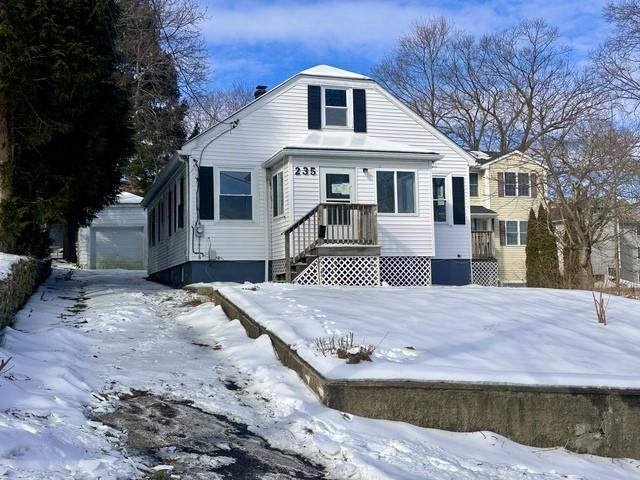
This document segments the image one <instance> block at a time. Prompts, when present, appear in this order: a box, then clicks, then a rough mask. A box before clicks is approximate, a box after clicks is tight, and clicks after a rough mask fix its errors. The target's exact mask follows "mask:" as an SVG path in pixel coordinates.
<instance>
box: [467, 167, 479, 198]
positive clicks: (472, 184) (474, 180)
mask: <svg viewBox="0 0 640 480" xmlns="http://www.w3.org/2000/svg"><path fill="white" fill-rule="evenodd" d="M478 179H479V174H478V173H477V172H471V173H469V196H471V197H477V196H479V195H480V194H479V190H478Z"/></svg>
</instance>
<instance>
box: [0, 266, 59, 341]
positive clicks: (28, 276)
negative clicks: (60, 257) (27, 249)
mask: <svg viewBox="0 0 640 480" xmlns="http://www.w3.org/2000/svg"><path fill="white" fill-rule="evenodd" d="M50 273H51V261H50V260H35V259H27V260H20V261H19V262H17V263H15V264H13V266H12V267H11V273H10V274H9V276H8V277H7V278H6V279H5V280H3V281H0V329H2V328H4V327H6V326H9V325H11V323H12V321H13V316H14V314H15V312H17V311H18V310H19V309H20V307H22V305H24V303H25V302H26V301H27V299H28V298H29V297H30V296H31V294H32V293H33V291H34V290H35V289H36V287H37V286H38V285H40V283H42V282H43V281H44V280H45V279H46V278H47V277H48V276H49V274H50Z"/></svg>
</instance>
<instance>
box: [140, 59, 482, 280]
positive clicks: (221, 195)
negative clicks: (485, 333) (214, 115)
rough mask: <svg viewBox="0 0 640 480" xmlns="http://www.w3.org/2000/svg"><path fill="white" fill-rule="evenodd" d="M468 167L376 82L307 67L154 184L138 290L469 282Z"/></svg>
mask: <svg viewBox="0 0 640 480" xmlns="http://www.w3.org/2000/svg"><path fill="white" fill-rule="evenodd" d="M474 163H475V160H474V158H473V157H472V156H471V155H470V154H468V153H467V152H465V151H464V150H463V149H461V148H460V147H458V146H457V145H455V144H454V143H453V142H451V141H450V140H449V139H447V138H446V137H445V136H444V135H443V134H442V133H440V132H439V131H438V130H436V129H435V128H434V127H432V126H431V125H429V124H428V123H427V122H425V121H424V120H423V119H422V118H420V117H419V116H418V115H416V114H415V113H414V112H413V111H411V110H410V109H409V108H408V107H407V106H406V105H404V104H403V103H402V102H400V101H399V100H398V99H396V98H395V97H394V96H393V95H391V94H390V93H389V92H387V91H386V90H385V89H384V88H382V87H381V86H380V85H379V84H377V83H376V82H375V81H374V80H372V79H370V78H368V77H366V76H364V75H359V74H357V73H352V72H348V71H345V70H341V69H338V68H334V67H330V66H327V65H320V66H316V67H313V68H310V69H308V70H305V71H303V72H300V73H299V74H297V75H295V76H293V77H292V78H290V79H288V80H286V81H284V82H283V83H281V84H280V85H278V86H276V87H275V88H273V89H272V90H269V91H266V92H265V89H264V88H259V89H258V90H256V99H255V100H254V101H253V102H251V103H250V104H249V105H247V106H245V107H244V108H242V109H240V110H238V111H237V112H235V113H234V114H232V115H231V116H230V117H229V118H227V119H226V120H225V121H223V122H221V123H219V124H218V125H216V126H214V127H213V128H211V129H209V130H207V131H205V132H203V133H201V134H200V135H198V136H196V137H195V138H193V139H191V140H189V141H188V142H187V143H186V144H185V145H184V146H183V147H182V149H181V151H180V152H179V155H177V156H176V158H174V159H173V160H172V161H171V162H170V164H169V165H168V166H167V167H166V168H165V170H164V171H163V172H162V173H161V175H160V176H159V178H158V180H157V181H156V182H155V183H154V185H153V186H152V187H151V189H150V191H149V192H148V193H147V195H146V196H145V198H144V201H143V206H145V207H146V208H147V212H148V229H149V232H150V235H149V245H148V248H149V257H148V271H149V274H150V277H151V278H153V279H156V280H158V281H162V282H165V283H170V284H173V285H183V284H186V283H191V282H198V281H217V280H219V281H252V282H259V281H265V280H268V279H275V280H278V279H280V280H291V281H294V282H297V283H320V284H355V285H370V284H379V283H380V282H383V283H387V284H390V285H427V284H430V283H431V282H433V283H442V284H466V283H469V281H470V277H471V235H470V223H471V222H470V213H469V191H468V178H469V165H473V164H474Z"/></svg>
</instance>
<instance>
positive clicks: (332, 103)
mask: <svg viewBox="0 0 640 480" xmlns="http://www.w3.org/2000/svg"><path fill="white" fill-rule="evenodd" d="M324 124H325V126H327V127H346V126H348V125H349V115H348V105H347V91H346V90H345V89H342V88H340V89H338V88H325V89H324Z"/></svg>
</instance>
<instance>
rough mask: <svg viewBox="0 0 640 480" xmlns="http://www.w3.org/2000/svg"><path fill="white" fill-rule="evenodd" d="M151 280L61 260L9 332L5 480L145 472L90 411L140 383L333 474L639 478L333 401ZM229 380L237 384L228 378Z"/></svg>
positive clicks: (1, 448)
mask: <svg viewBox="0 0 640 480" xmlns="http://www.w3.org/2000/svg"><path fill="white" fill-rule="evenodd" d="M141 277H142V273H141V272H139V273H131V272H126V271H102V272H91V271H75V272H74V274H73V275H72V276H71V277H70V278H69V276H68V275H67V274H66V270H64V269H62V268H60V267H56V268H54V272H53V275H52V277H51V278H50V279H49V280H48V281H47V282H46V283H45V284H44V285H43V286H42V287H41V288H40V290H39V291H38V292H36V294H35V295H34V296H33V297H32V298H31V300H30V301H29V303H28V304H27V305H26V307H25V308H24V309H23V310H22V311H21V312H20V313H19V315H18V319H17V322H16V324H15V326H14V328H7V329H6V331H5V334H4V339H3V341H2V343H1V344H0V358H6V357H9V356H11V357H13V360H12V362H11V365H12V367H11V369H10V371H9V372H8V373H4V374H0V478H6V479H10V480H14V479H30V480H40V479H47V480H49V479H51V480H57V479H97V478H101V479H117V478H120V479H132V478H139V477H142V476H144V471H145V469H146V468H147V467H152V466H153V465H151V464H147V465H144V463H145V462H148V460H146V459H143V458H140V457H135V456H133V454H132V452H130V451H128V450H127V447H126V445H125V443H124V438H123V436H122V435H121V434H120V433H119V432H116V431H114V430H112V429H111V428H108V427H106V426H104V425H101V424H99V423H98V422H96V421H92V420H89V419H88V418H87V417H91V416H93V415H96V414H100V413H103V412H107V411H112V410H114V409H115V408H116V407H117V406H118V404H119V402H120V400H119V395H118V394H119V393H121V392H127V391H129V390H131V389H138V390H148V391H150V392H153V393H154V394H156V395H160V396H163V397H165V398H168V399H177V400H191V401H193V402H194V403H193V405H194V406H196V407H198V408H200V409H202V410H203V411H206V412H211V413H215V414H221V415H224V416H228V417H231V418H233V419H235V420H237V421H238V422H242V423H244V424H247V425H249V428H250V430H251V431H252V432H254V433H256V434H258V435H260V436H262V437H264V438H265V439H266V440H267V441H268V442H269V443H270V444H271V445H272V446H274V447H277V448H281V449H285V450H291V451H294V452H297V453H299V454H301V455H304V456H305V457H306V458H308V459H310V460H311V461H313V462H315V463H318V464H320V465H322V466H324V467H325V469H326V472H327V476H328V477H329V478H339V479H347V478H348V479H355V480H358V479H362V480H364V479H367V480H369V479H394V480H399V479H425V478H429V479H448V480H454V479H455V480H465V479H483V480H492V479H493V480H498V479H501V480H502V479H523V480H524V479H527V480H534V479H535V480H542V479H545V480H550V479H566V478H572V479H593V480H600V479H607V480H617V479H619V480H622V479H633V478H637V479H640V462H638V461H633V460H621V459H605V458H598V457H593V456H588V455H577V454H573V453H570V452H567V451H564V450H563V449H539V448H530V447H525V446H521V445H518V444H516V443H513V442H511V441H509V440H507V439H505V438H503V437H500V436H499V435H495V434H492V433H490V432H482V433H464V434H463V433H450V432H444V431H438V430H431V429H425V428H418V427H414V426H411V425H407V424H402V423H395V422H388V421H380V420H371V419H365V418H359V417H355V416H352V415H347V414H343V413H341V412H338V411H335V410H331V409H328V408H326V407H324V406H323V405H322V404H320V403H319V402H318V401H317V399H316V398H315V396H314V395H313V394H312V393H311V392H310V391H309V390H307V388H306V387H305V385H304V384H303V383H302V382H301V381H300V379H298V377H297V376H296V375H295V374H294V373H293V372H292V371H290V370H288V369H286V368H285V367H283V366H281V365H280V363H279V362H278V360H277V359H276V358H275V356H274V354H273V350H272V348H271V346H270V343H269V340H268V339H267V338H266V337H264V336H263V337H260V338H258V339H256V340H251V339H249V338H247V336H246V335H245V333H244V330H243V329H242V327H241V326H240V324H239V322H237V321H232V322H229V321H228V319H227V318H226V317H225V315H224V313H223V312H222V311H221V309H220V308H219V307H217V306H215V305H213V304H211V303H205V304H202V305H199V306H193V305H194V303H193V302H191V300H193V299H194V295H193V294H189V293H187V292H184V291H176V290H170V289H168V288H165V287H162V286H159V285H156V284H153V283H149V282H146V281H144V280H143V279H142V278H141ZM261 288H264V287H261ZM287 308H296V307H295V305H289V306H288V307H287ZM376 361H377V359H376ZM617 366H619V364H617ZM230 382H233V385H236V386H238V387H239V388H238V389H235V388H234V389H229V388H228V387H225V385H228V384H229V383H230ZM168 455H169V456H170V452H169V453H168ZM223 457H224V453H221V457H219V458H220V461H219V462H218V463H219V464H221V465H223V464H225V462H227V463H228V461H229V459H228V458H227V457H224V458H223ZM169 460H170V459H169ZM213 460H215V459H213ZM213 463H215V462H213ZM185 478H186V477H185ZM190 478H192V477H190ZM206 478H216V477H215V476H209V477H206Z"/></svg>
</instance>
